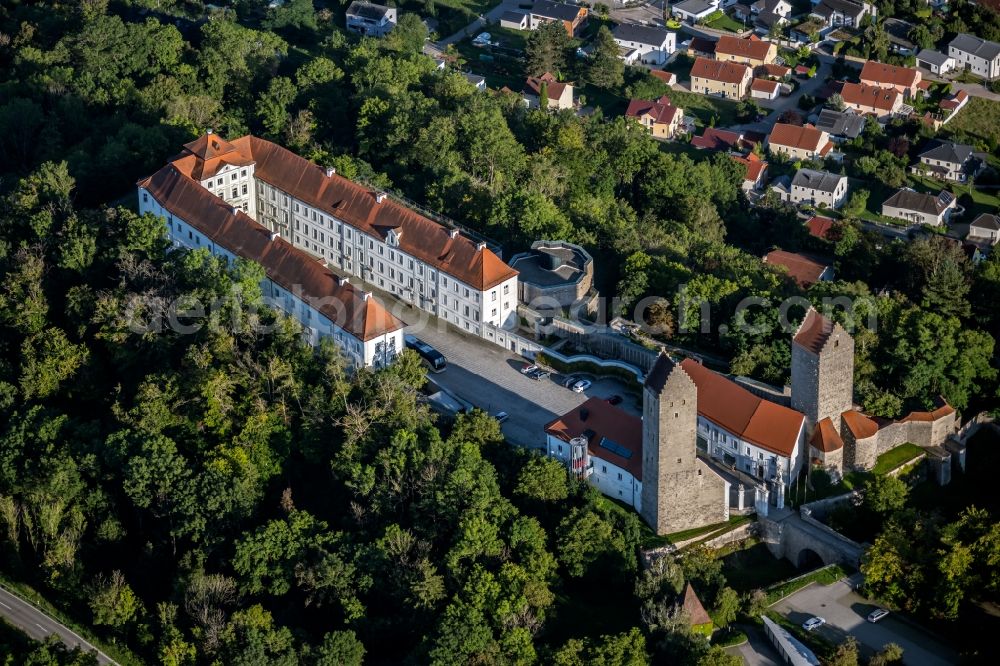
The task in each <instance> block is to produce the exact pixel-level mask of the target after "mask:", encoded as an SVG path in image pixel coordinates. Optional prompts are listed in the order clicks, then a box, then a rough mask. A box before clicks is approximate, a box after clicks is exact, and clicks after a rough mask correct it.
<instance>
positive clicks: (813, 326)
mask: <svg viewBox="0 0 1000 666" xmlns="http://www.w3.org/2000/svg"><path fill="white" fill-rule="evenodd" d="M835 326H836V324H834V323H833V321H831V320H830V319H827V318H826V317H824V316H823V315H821V314H820V313H819V312H818V311H817V310H816V308H809V310H807V311H806V316H805V318H803V319H802V323H801V324H799V327H798V329H796V331H795V335H794V336H793V337H792V342H794V343H795V344H797V345H799V346H800V347H803V348H805V349H808V350H809V351H811V352H812V353H814V354H818V353H819V352H820V351H821V350H822V349H823V345H825V344H826V341H827V340H829V339H830V335H832V334H833V329H834V327H835Z"/></svg>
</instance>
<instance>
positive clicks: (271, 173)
mask: <svg viewBox="0 0 1000 666" xmlns="http://www.w3.org/2000/svg"><path fill="white" fill-rule="evenodd" d="M232 144H233V145H234V146H235V147H236V148H237V150H239V151H240V152H241V153H242V154H244V155H247V156H250V157H252V158H253V159H254V161H255V162H256V166H255V169H254V174H255V176H256V177H257V178H260V179H261V180H263V181H265V182H267V183H270V184H271V185H273V186H275V187H277V188H278V189H280V190H282V191H284V192H287V193H288V194H290V195H291V196H293V197H295V198H296V199H299V200H301V201H303V202H305V203H306V204H308V205H310V206H313V207H314V208H318V209H320V210H322V211H324V212H326V213H327V214H328V215H332V216H334V217H336V218H337V219H339V220H342V221H344V222H346V223H347V224H349V225H351V226H352V227H354V228H355V229H358V230H360V231H362V232H364V233H366V234H368V235H369V236H372V237H374V238H377V239H379V240H383V241H384V240H385V238H386V235H387V233H388V230H389V229H394V230H395V231H396V233H397V237H398V239H399V248H400V250H402V251H403V252H405V253H407V254H409V255H411V256H413V257H415V258H417V259H419V260H421V261H423V262H425V263H426V264H428V265H430V266H432V267H434V268H437V269H438V270H440V271H442V272H443V273H446V274H447V275H450V276H452V277H454V278H457V279H458V280H461V281H462V282H464V283H465V284H467V285H469V286H470V287H473V288H475V289H479V290H487V289H490V288H491V287H495V286H496V285H498V284H500V283H501V282H504V281H505V280H508V279H510V278H512V277H514V276H515V275H517V271H516V270H514V269H513V268H511V267H510V266H508V265H507V264H505V263H504V262H503V261H501V260H500V258H499V257H497V256H496V255H495V254H493V252H492V251H491V250H489V249H487V248H485V247H483V248H482V249H480V248H479V247H478V246H477V244H476V242H475V241H473V240H471V239H469V238H468V237H466V236H463V235H462V234H457V235H456V237H455V238H452V237H451V235H450V234H449V233H448V231H449V230H448V229H447V228H446V227H444V226H442V225H440V224H438V223H437V222H433V221H432V220H429V219H427V218H426V217H424V216H423V215H420V214H418V213H416V212H414V211H412V210H410V209H409V208H407V207H405V206H402V205H400V204H398V203H396V202H395V201H393V200H392V199H391V198H389V197H387V198H385V199H383V200H382V202H381V203H379V202H378V201H377V199H376V193H375V192H374V191H372V190H371V189H369V188H367V187H365V186H363V185H359V184H357V183H355V182H352V181H350V180H348V179H346V178H343V177H342V176H339V175H337V174H334V175H333V176H327V175H326V173H325V172H324V171H323V169H321V168H319V167H318V166H316V165H315V164H313V163H312V162H310V161H309V160H307V159H305V158H304V157H300V156H298V155H296V154H295V153H293V152H291V151H289V150H286V149H284V148H282V147H281V146H279V145H277V144H275V143H271V142H270V141H265V140H264V139H259V138H257V137H255V136H251V135H247V136H244V137H240V138H239V139H235V140H234V141H233V142H232Z"/></svg>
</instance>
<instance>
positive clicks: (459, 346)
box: [401, 309, 641, 448]
mask: <svg viewBox="0 0 1000 666" xmlns="http://www.w3.org/2000/svg"><path fill="white" fill-rule="evenodd" d="M401 318H402V319H403V321H404V322H406V323H407V324H410V326H408V328H407V330H406V332H407V333H411V334H413V335H416V336H417V337H419V338H420V339H421V340H423V341H425V342H427V343H428V344H430V345H431V346H433V347H434V348H435V349H437V350H438V351H439V352H441V353H442V354H444V356H445V358H447V359H448V367H447V369H445V370H444V372H440V373H437V374H433V375H431V378H432V379H433V381H434V382H435V383H436V384H438V385H439V386H441V387H442V388H445V389H447V390H448V391H450V392H451V393H454V394H455V395H457V396H458V397H459V398H462V399H463V400H465V401H467V402H470V403H472V404H473V405H475V406H476V407H479V408H480V409H483V410H485V411H487V412H490V413H492V414H496V413H497V412H499V411H504V412H507V414H508V415H509V418H508V419H507V421H506V422H505V423H504V424H503V432H504V435H505V436H506V437H507V439H508V441H510V442H511V443H513V444H516V445H518V446H523V447H526V448H544V446H545V432H544V427H545V424H546V423H548V422H550V421H552V420H553V419H555V418H556V417H557V416H560V415H562V414H565V413H566V412H568V411H570V410H572V409H574V408H576V407H578V406H579V405H580V404H582V403H583V402H584V401H586V400H587V399H588V398H591V397H599V398H608V397H610V396H612V395H620V396H622V397H623V398H624V399H625V400H624V402H623V403H622V404H621V405H619V406H620V407H622V408H623V409H625V410H626V411H629V412H631V413H633V414H635V415H637V416H638V415H639V414H640V413H641V411H640V408H639V405H638V400H637V398H636V396H635V395H634V394H630V393H628V392H627V391H626V387H625V385H624V384H623V383H622V382H620V381H618V380H616V379H611V378H597V377H593V376H590V375H587V374H578V375H575V376H578V377H580V378H586V379H590V380H592V381H593V385H592V386H591V387H590V388H589V389H587V390H586V391H585V392H584V393H574V392H573V391H571V390H569V389H568V388H565V387H564V386H562V384H561V382H562V381H564V380H565V379H566V378H567V377H566V375H560V374H559V373H552V375H551V377H549V378H547V379H542V380H534V379H531V378H529V377H526V376H525V375H522V374H521V368H523V367H524V365H525V364H526V363H527V361H526V360H525V359H524V358H523V357H521V356H517V355H515V354H512V353H511V352H509V351H507V350H505V349H504V348H502V347H498V346H496V345H494V344H491V343H489V342H487V341H486V340H481V339H479V338H476V337H473V336H471V335H466V334H464V333H460V332H459V331H457V330H456V329H454V328H453V327H451V326H449V325H447V324H445V323H444V322H442V321H441V320H440V319H437V318H435V317H429V316H428V315H427V314H426V313H419V312H417V311H416V310H412V309H409V310H403V311H402V312H401ZM424 321H425V322H426V323H418V322H424Z"/></svg>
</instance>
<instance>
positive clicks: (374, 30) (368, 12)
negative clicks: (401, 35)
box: [346, 0, 396, 37]
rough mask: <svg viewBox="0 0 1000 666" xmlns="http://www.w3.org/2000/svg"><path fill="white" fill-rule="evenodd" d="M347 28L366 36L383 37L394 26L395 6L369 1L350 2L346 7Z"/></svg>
mask: <svg viewBox="0 0 1000 666" xmlns="http://www.w3.org/2000/svg"><path fill="white" fill-rule="evenodd" d="M346 22H347V29H348V30H350V31H351V32H356V33H358V34H360V35H365V36H367V37H385V36H386V35H388V34H389V33H390V32H392V29H393V28H395V27H396V8H395V7H383V6H382V5H375V4H372V3H370V2H358V1H357V0H355V2H352V3H351V5H350V6H349V7H348V8H347V14H346Z"/></svg>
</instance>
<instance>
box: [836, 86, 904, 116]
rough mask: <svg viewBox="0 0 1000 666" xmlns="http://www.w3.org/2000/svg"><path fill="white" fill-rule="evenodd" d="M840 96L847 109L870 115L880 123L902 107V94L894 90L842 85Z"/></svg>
mask: <svg viewBox="0 0 1000 666" xmlns="http://www.w3.org/2000/svg"><path fill="white" fill-rule="evenodd" d="M840 96H841V97H842V98H843V100H844V106H846V107H847V108H849V109H854V110H855V111H858V112H860V113H868V114H871V115H873V116H875V117H876V118H877V119H878V120H880V121H885V120H888V119H889V118H891V117H892V116H894V115H896V114H897V113H899V112H900V109H902V107H903V93H901V92H899V91H898V90H896V89H894V88H880V87H878V86H869V85H865V84H863V83H844V85H843V87H842V88H841V91H840Z"/></svg>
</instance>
